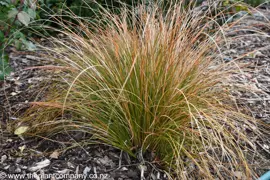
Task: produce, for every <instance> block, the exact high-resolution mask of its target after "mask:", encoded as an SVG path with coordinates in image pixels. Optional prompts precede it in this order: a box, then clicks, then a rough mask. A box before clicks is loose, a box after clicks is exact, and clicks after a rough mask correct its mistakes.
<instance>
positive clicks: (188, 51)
mask: <svg viewBox="0 0 270 180" xmlns="http://www.w3.org/2000/svg"><path fill="white" fill-rule="evenodd" d="M76 20H77V21H78V23H79V24H80V26H79V28H78V27H77V28H78V29H80V32H79V31H74V30H71V29H70V26H65V25H64V23H65V22H64V23H63V24H62V26H64V27H66V31H61V33H63V34H64V35H65V36H64V37H65V38H61V39H57V38H54V45H55V46H54V47H49V48H48V47H44V48H45V49H46V50H47V51H48V53H49V54H50V55H51V58H52V59H54V60H55V61H57V62H58V63H59V64H60V65H62V66H63V67H64V68H60V69H59V70H63V72H62V73H60V74H59V82H58V83H55V84H54V87H52V88H51V90H50V91H49V92H48V96H47V97H46V101H44V102H32V104H33V106H32V107H31V108H30V109H29V110H28V112H27V113H26V115H25V116H24V117H23V118H22V120H21V121H22V123H24V124H28V125H29V126H30V128H29V130H28V132H27V133H26V134H32V135H33V134H36V135H44V134H45V135H52V134H55V133H59V132H69V131H78V130H79V131H83V132H87V133H90V134H91V135H92V136H91V139H89V142H92V143H104V144H107V145H111V146H114V147H116V148H119V149H121V150H124V151H126V152H128V153H129V154H130V155H131V156H135V154H136V152H140V151H142V152H143V153H144V152H146V151H149V152H152V153H154V154H155V156H156V160H158V162H159V163H160V164H162V165H163V167H164V169H165V170H166V171H167V172H168V174H170V175H171V178H176V177H177V178H179V179H189V178H191V176H193V175H194V172H193V173H191V171H192V170H191V169H189V167H190V165H194V166H195V167H196V168H197V171H196V173H197V176H198V175H199V176H201V177H204V178H207V179H214V178H215V177H220V178H223V177H226V175H227V177H233V175H234V174H233V172H235V171H241V172H242V173H243V174H244V176H245V177H246V178H247V179H248V178H251V177H254V176H255V174H254V172H253V170H252V168H250V165H249V164H248V162H247V160H246V150H248V152H250V153H252V152H253V150H254V149H253V148H254V142H252V141H251V140H250V139H251V138H250V137H249V136H247V134H246V132H245V129H249V130H250V131H252V132H253V134H255V135H257V136H260V132H259V129H258V127H257V125H256V121H255V120H254V119H253V118H251V117H248V116H246V115H244V114H242V113H241V112H240V110H239V109H237V108H235V104H234V100H233V98H232V96H231V94H230V92H231V91H232V90H235V89H234V88H237V87H236V86H237V85H235V86H230V84H231V83H232V82H233V80H232V78H231V76H232V75H233V74H237V73H240V72H239V66H238V65H236V62H230V63H223V62H222V61H220V53H221V52H220V47H219V46H221V45H224V43H225V42H226V41H228V39H226V38H224V34H223V32H225V31H226V28H230V26H229V25H227V24H224V25H223V26H222V27H219V26H218V27H219V28H217V29H216V30H215V31H214V30H211V32H210V31H209V30H207V29H209V27H212V25H213V23H215V20H214V17H212V18H209V17H207V16H206V15H204V14H200V15H199V14H198V13H196V11H194V10H192V9H183V8H181V3H179V4H175V5H174V6H171V7H170V8H169V9H168V11H167V12H166V13H164V12H162V11H160V9H159V8H158V6H153V7H151V8H149V7H146V6H144V5H141V6H139V7H134V8H133V10H131V11H129V10H127V9H125V8H124V9H123V10H122V14H121V15H113V14H110V13H109V12H106V11H105V10H104V12H103V19H101V20H100V22H99V23H96V24H93V23H87V22H85V21H83V20H81V19H79V18H77V19H76ZM59 23H61V22H60V21H59ZM101 24H106V26H103V25H101ZM90 26H91V28H93V27H94V29H96V32H92V31H89V30H88V29H89V27H90ZM243 127H245V128H243ZM195 176H196V175H195Z"/></svg>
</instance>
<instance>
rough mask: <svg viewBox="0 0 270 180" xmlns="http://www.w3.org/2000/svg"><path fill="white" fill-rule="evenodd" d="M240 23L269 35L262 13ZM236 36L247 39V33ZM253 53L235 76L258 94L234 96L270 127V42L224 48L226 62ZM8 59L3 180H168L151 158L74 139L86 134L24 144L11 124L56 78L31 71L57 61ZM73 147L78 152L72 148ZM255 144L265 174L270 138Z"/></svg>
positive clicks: (0, 137)
mask: <svg viewBox="0 0 270 180" xmlns="http://www.w3.org/2000/svg"><path fill="white" fill-rule="evenodd" d="M267 8H268V7H266V8H265V9H261V11H262V12H263V14H264V15H265V16H266V17H268V18H269V19H270V9H267ZM242 22H243V24H245V25H246V24H249V25H250V26H251V27H256V28H258V29H260V30H263V31H264V32H265V33H267V34H268V35H270V23H269V22H268V21H267V20H266V19H265V18H264V17H263V16H262V15H261V14H258V13H257V14H256V13H254V14H253V16H248V17H247V18H245V19H244V20H243V21H242ZM239 28H241V27H239ZM238 33H242V34H243V35H245V34H246V33H247V32H245V31H241V32H238ZM234 35H236V34H235V32H231V33H229V36H230V37H233V36H234ZM238 35H239V34H238ZM254 49H256V50H257V51H256V52H254V53H250V54H249V55H247V56H246V57H245V58H243V59H241V60H240V61H242V62H244V63H247V66H248V70H246V71H244V72H243V73H242V75H238V76H237V77H235V78H237V82H238V83H241V84H243V85H246V86H248V87H250V88H252V89H254V93H247V92H242V91H239V92H235V97H236V98H237V101H238V104H239V105H242V106H245V107H247V109H248V110H249V113H250V114H251V115H253V116H254V117H255V118H257V119H259V120H260V121H262V122H263V123H265V124H268V125H270V38H269V37H266V36H246V37H243V38H241V40H237V41H235V42H233V43H230V44H229V47H228V48H224V50H223V51H224V52H223V53H224V57H223V58H224V60H225V61H230V60H231V59H234V58H236V57H239V56H240V55H242V54H245V53H247V52H251V51H253V50H254ZM40 54H43V53H40ZM9 55H10V64H11V66H12V68H13V69H14V71H13V73H12V74H11V75H10V76H9V77H7V79H6V80H5V81H1V82H0V122H1V124H0V125H1V128H0V179H2V178H3V177H4V176H5V175H7V174H27V173H31V177H30V178H27V177H25V178H23V179H37V180H38V179H42V178H40V177H38V176H37V175H38V174H39V175H42V174H43V175H44V177H45V175H49V174H53V173H57V174H58V176H59V177H64V175H67V174H70V175H71V176H70V179H72V177H74V178H73V179H76V176H75V175H76V174H77V175H79V174H81V175H83V174H84V175H88V178H86V179H90V177H92V179H95V178H96V177H97V178H96V179H102V178H103V179H143V178H142V177H144V178H145V179H167V177H166V175H165V174H164V173H163V172H162V170H160V169H159V166H158V165H155V164H152V163H151V161H152V158H151V154H150V153H149V154H146V155H145V159H144V161H143V162H144V163H142V161H138V160H137V159H136V158H133V157H129V156H128V155H127V154H126V153H124V152H121V151H120V150H117V149H115V148H112V147H109V146H105V145H86V146H83V147H81V146H80V145H79V144H78V143H77V142H76V140H78V139H87V138H88V137H87V135H85V134H83V133H74V134H69V135H66V134H58V135H56V136H57V137H53V138H52V139H54V140H55V139H57V140H58V142H55V141H54V140H52V139H49V138H38V137H36V138H31V139H24V140H23V139H21V138H19V137H17V136H15V135H13V134H12V133H10V132H8V131H7V130H5V129H9V127H8V124H9V123H16V121H17V120H18V118H19V115H20V114H21V113H23V112H24V111H25V110H26V109H27V108H28V107H29V104H28V102H31V101H37V100H40V99H42V98H43V97H44V96H45V94H46V88H43V89H40V87H41V84H42V85H43V86H42V87H46V85H45V86H44V84H49V83H50V82H51V81H52V80H53V78H54V77H53V75H52V73H50V71H49V70H42V69H29V67H33V66H44V65H51V64H52V63H53V62H51V61H50V59H48V58H46V56H44V54H43V55H40V56H37V55H35V54H34V53H33V52H19V51H16V50H15V49H14V48H10V49H9ZM254 141H256V139H254ZM70 145H72V146H73V147H74V148H68V147H69V146H70ZM257 145H258V152H260V154H261V156H263V157H264V158H263V160H260V161H256V158H253V159H252V160H251V161H252V164H253V166H254V169H255V170H256V171H257V172H258V174H262V173H264V172H266V171H267V170H269V169H270V137H269V139H267V138H266V139H265V140H264V141H258V142H257ZM75 146H76V147H75ZM142 169H144V170H142ZM61 175H62V176H61ZM1 176H2V178H1ZM6 178H7V177H6ZM14 179H15V178H14ZM48 179H54V178H48ZM60 179H63V178H60ZM235 179H236V177H235ZM240 179H241V178H240Z"/></svg>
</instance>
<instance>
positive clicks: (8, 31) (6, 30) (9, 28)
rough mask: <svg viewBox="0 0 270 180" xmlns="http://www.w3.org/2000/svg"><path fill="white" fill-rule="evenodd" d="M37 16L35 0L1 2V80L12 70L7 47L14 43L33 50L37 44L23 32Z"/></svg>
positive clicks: (19, 46)
mask: <svg viewBox="0 0 270 180" xmlns="http://www.w3.org/2000/svg"><path fill="white" fill-rule="evenodd" d="M35 18H36V1H35V0H20V1H18V0H4V1H1V2H0V30H1V31H0V80H3V79H4V77H5V76H6V75H8V74H9V73H10V72H11V68H10V66H9V65H8V59H9V58H8V54H7V53H5V49H6V47H7V46H8V45H10V44H13V45H15V47H16V48H17V49H18V50H20V49H28V50H33V49H35V46H34V44H33V43H32V42H30V41H28V40H27V38H26V35H25V34H24V33H23V32H22V30H21V29H22V27H27V26H28V25H29V24H30V22H31V21H33V20H34V19H35Z"/></svg>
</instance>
